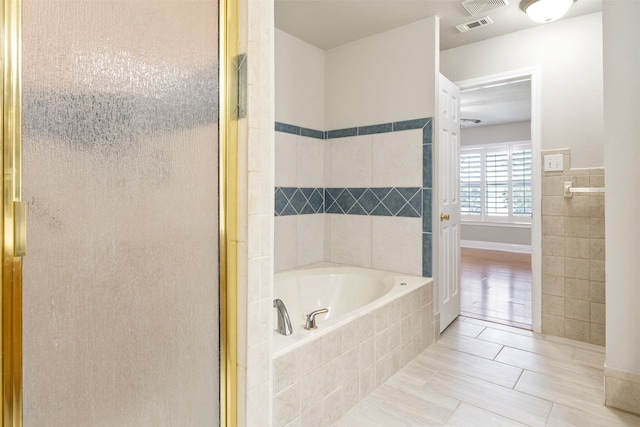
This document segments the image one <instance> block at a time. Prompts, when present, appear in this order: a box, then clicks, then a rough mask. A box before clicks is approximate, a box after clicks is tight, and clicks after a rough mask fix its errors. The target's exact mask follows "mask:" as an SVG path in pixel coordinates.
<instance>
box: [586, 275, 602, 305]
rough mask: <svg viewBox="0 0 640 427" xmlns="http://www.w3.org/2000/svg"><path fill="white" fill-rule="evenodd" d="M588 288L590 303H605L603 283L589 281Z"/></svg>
mask: <svg viewBox="0 0 640 427" xmlns="http://www.w3.org/2000/svg"><path fill="white" fill-rule="evenodd" d="M589 287H590V292H589V294H590V296H589V299H590V300H591V301H592V302H601V303H604V302H605V283H604V282H597V281H595V280H591V281H589Z"/></svg>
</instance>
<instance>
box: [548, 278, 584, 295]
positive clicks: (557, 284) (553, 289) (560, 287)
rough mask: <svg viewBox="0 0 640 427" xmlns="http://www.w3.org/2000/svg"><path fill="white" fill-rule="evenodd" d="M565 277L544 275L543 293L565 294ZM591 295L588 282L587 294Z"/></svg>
mask: <svg viewBox="0 0 640 427" xmlns="http://www.w3.org/2000/svg"><path fill="white" fill-rule="evenodd" d="M565 286H566V285H565V278H564V277H561V276H550V275H548V274H545V275H543V276H542V293H543V294H547V295H556V296H564V294H565ZM588 295H589V284H588V283H587V296H588Z"/></svg>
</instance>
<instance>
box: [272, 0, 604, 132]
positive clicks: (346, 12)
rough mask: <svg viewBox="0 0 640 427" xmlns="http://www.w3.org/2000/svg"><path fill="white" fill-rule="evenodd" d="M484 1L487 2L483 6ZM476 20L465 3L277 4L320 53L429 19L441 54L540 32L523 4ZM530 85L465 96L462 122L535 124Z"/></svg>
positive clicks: (316, 0) (337, 0) (586, 4)
mask: <svg viewBox="0 0 640 427" xmlns="http://www.w3.org/2000/svg"><path fill="white" fill-rule="evenodd" d="M478 1H481V0H478ZM508 3H509V4H508V5H507V6H503V7H499V8H494V9H492V10H488V11H486V12H483V11H480V12H478V13H477V14H476V15H473V16H472V15H471V14H470V13H469V12H468V11H467V10H466V9H465V7H464V6H463V5H462V1H461V0H439V1H431V0H275V25H276V27H277V28H279V29H281V30H282V31H284V32H286V33H289V34H291V35H293V36H295V37H297V38H299V39H301V40H304V41H306V42H307V43H309V44H312V45H314V46H316V47H318V48H320V49H323V50H327V49H331V48H334V47H337V46H340V45H343V44H346V43H349V42H352V41H355V40H358V39H361V38H364V37H368V36H371V35H373V34H378V33H381V32H383V31H387V30H390V29H392V28H396V27H399V26H402V25H406V24H409V23H411V22H415V21H418V20H420V19H423V18H427V17H429V16H434V15H437V16H439V17H440V50H446V49H451V48H454V47H458V46H462V45H466V44H470V43H475V42H478V41H482V40H485V39H489V38H492V37H497V36H501V35H504V34H508V33H512V32H515V31H520V30H524V29H527V28H531V27H534V26H536V25H548V24H537V23H534V22H533V21H531V20H530V19H529V18H528V17H527V15H526V14H525V13H523V12H522V11H521V10H520V8H519V4H520V0H508ZM601 10H602V0H577V1H576V2H575V3H574V4H573V5H572V6H571V9H570V10H569V12H568V13H567V15H565V17H564V18H562V19H567V18H572V17H576V16H580V15H585V14H588V13H594V12H599V11H601ZM485 16H489V17H490V18H491V20H492V21H493V24H491V25H487V26H483V27H480V28H476V29H474V30H471V31H468V32H464V33H461V32H459V31H458V30H457V29H456V28H455V26H456V25H459V24H463V23H467V22H470V21H474V20H476V19H479V18H483V17H485ZM530 96H531V89H530V82H520V83H515V84H509V85H499V86H494V87H491V88H484V89H476V90H472V91H465V92H463V94H462V97H461V117H463V118H471V119H479V120H481V123H479V124H473V123H470V122H467V123H464V125H465V126H467V127H471V126H487V125H493V124H502V123H512V122H518V121H526V120H530V117H531V98H530Z"/></svg>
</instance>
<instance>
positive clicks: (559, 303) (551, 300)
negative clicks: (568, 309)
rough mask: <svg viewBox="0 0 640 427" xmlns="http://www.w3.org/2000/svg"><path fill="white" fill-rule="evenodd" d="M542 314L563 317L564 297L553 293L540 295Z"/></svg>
mask: <svg viewBox="0 0 640 427" xmlns="http://www.w3.org/2000/svg"><path fill="white" fill-rule="evenodd" d="M542 314H551V315H553V316H563V317H564V298H563V297H558V296H555V295H542Z"/></svg>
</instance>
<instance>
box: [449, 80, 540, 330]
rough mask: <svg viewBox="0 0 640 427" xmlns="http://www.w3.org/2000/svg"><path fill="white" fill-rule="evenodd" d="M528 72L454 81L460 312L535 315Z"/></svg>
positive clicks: (511, 321)
mask: <svg viewBox="0 0 640 427" xmlns="http://www.w3.org/2000/svg"><path fill="white" fill-rule="evenodd" d="M534 80H535V71H531V72H523V73H511V75H501V76H490V77H487V78H480V79H475V80H474V81H468V82H459V83H458V85H459V86H460V87H461V121H462V129H461V151H460V153H461V154H460V198H461V200H460V203H461V271H460V272H461V275H460V292H461V305H460V310H461V314H463V315H466V316H468V317H474V318H478V319H482V320H487V321H491V322H497V323H502V324H505V325H510V326H517V327H521V328H526V329H535V327H536V326H537V327H539V326H538V325H536V324H535V323H536V321H535V319H538V318H539V316H540V313H536V312H535V310H536V309H539V302H540V301H539V300H536V295H537V294H538V291H539V282H538V284H536V279H537V275H538V274H539V265H536V261H535V260H537V259H538V258H537V257H539V252H540V250H539V248H537V247H536V244H534V242H536V241H539V240H536V239H535V234H536V233H538V232H539V229H538V224H539V201H538V199H539V197H540V196H539V194H540V193H539V182H538V181H539V179H540V178H539V174H538V173H537V170H538V169H537V163H538V162H537V159H538V157H539V155H538V154H539V141H538V140H537V135H538V117H539V116H538V110H536V108H537V105H538V102H537V99H538V98H537V97H536V96H535V95H534V91H535V90H536V89H537V88H536V87H535V86H536V82H534ZM536 188H537V189H538V191H537V192H536Z"/></svg>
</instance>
